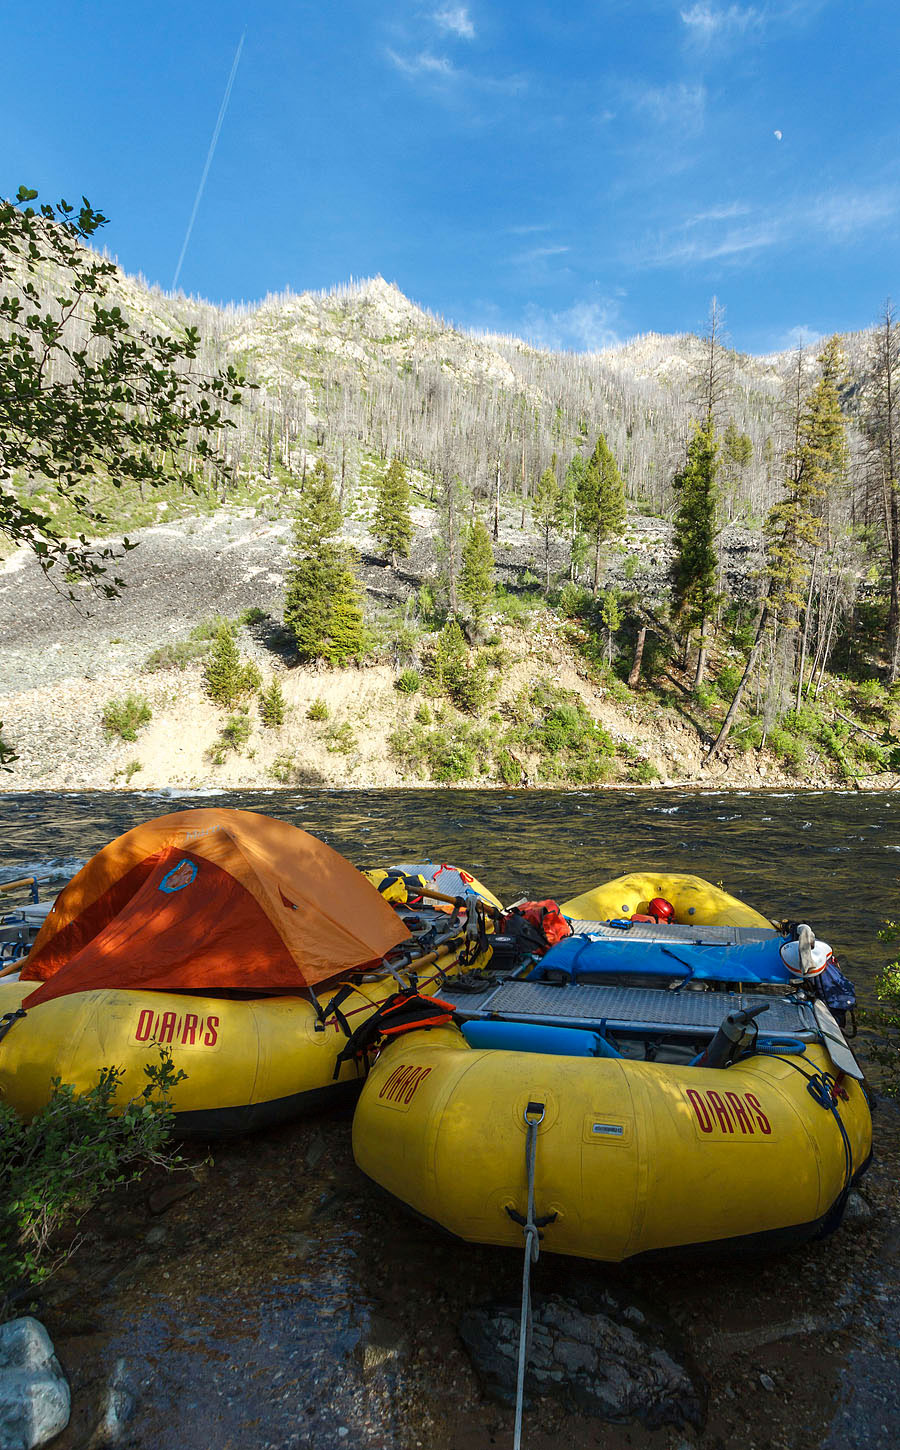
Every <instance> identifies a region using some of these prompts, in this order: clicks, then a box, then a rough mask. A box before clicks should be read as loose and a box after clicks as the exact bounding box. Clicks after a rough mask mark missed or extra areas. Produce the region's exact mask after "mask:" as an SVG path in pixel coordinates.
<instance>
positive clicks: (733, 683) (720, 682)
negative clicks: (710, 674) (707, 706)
mask: <svg viewBox="0 0 900 1450" xmlns="http://www.w3.org/2000/svg"><path fill="white" fill-rule="evenodd" d="M743 673H744V667H743V665H723V666H722V668H721V669H720V671H719V673H718V675H717V677H716V690H717V691H718V693H719V694H720V695H721V697H722V699H723V700H727V701H729V703H730V701H731V700H732V699H733V697H734V695H735V692H736V691H737V687H738V685H739V684H740V683H741V678H742V676H743Z"/></svg>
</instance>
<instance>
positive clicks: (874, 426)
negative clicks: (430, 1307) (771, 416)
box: [863, 300, 900, 684]
mask: <svg viewBox="0 0 900 1450" xmlns="http://www.w3.org/2000/svg"><path fill="white" fill-rule="evenodd" d="M870 370H871V376H872V385H871V401H870V403H869V406H868V408H867V409H866V413H865V416H864V419H863V428H864V430H865V435H866V440H867V442H868V444H869V448H870V450H871V465H872V466H873V473H874V476H875V479H876V480H877V489H878V492H879V493H880V494H881V496H882V498H883V500H884V507H883V513H884V527H885V536H886V538H885V542H886V544H887V555H888V566H889V569H890V602H889V607H888V620H887V641H886V643H887V646H888V658H889V665H888V679H889V681H890V683H891V684H893V683H894V681H895V680H896V678H897V675H898V672H900V322H898V321H897V316H896V313H895V312H894V308H893V305H892V303H891V302H890V300H888V301H887V302H885V304H884V310H883V312H882V315H881V318H880V319H879V323H878V327H877V330H876V332H875V337H874V340H873V344H872V352H871V357H870Z"/></svg>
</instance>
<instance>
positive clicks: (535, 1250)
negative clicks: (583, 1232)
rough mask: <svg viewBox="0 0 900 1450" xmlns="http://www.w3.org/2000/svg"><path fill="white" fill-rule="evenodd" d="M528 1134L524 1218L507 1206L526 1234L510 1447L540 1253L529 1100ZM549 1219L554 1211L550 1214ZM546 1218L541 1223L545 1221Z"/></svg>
mask: <svg viewBox="0 0 900 1450" xmlns="http://www.w3.org/2000/svg"><path fill="white" fill-rule="evenodd" d="M523 1116H524V1118H525V1124H526V1127H527V1133H526V1137H525V1175H526V1178H527V1181H528V1207H527V1209H526V1211H525V1218H524V1220H523V1219H522V1218H521V1215H520V1214H514V1213H512V1212H511V1211H510V1210H509V1209H507V1213H509V1214H510V1217H512V1218H516V1219H517V1220H518V1221H519V1222H521V1224H522V1232H523V1234H524V1236H525V1259H524V1262H523V1264H522V1312H521V1315H520V1319H519V1365H518V1371H517V1374H516V1423H515V1431H514V1434H513V1450H520V1447H521V1444H522V1409H523V1406H524V1403H525V1370H526V1368H527V1366H528V1359H529V1356H530V1354H531V1266H532V1264H536V1263H537V1261H538V1257H539V1255H540V1252H541V1234H540V1229H539V1226H538V1221H537V1219H536V1218H535V1216H534V1171H535V1162H536V1159H537V1135H538V1128H539V1127H540V1125H541V1123H542V1122H543V1121H544V1104H543V1103H528V1105H527V1107H526V1108H525V1112H524V1114H523ZM551 1217H552V1218H555V1217H556V1214H552V1215H551ZM549 1221H550V1220H549V1219H544V1220H542V1222H544V1223H547V1222H549Z"/></svg>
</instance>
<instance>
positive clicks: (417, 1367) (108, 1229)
mask: <svg viewBox="0 0 900 1450" xmlns="http://www.w3.org/2000/svg"><path fill="white" fill-rule="evenodd" d="M207 805H233V806H239V807H242V808H244V809H251V810H260V811H264V812H267V813H269V814H272V815H274V816H278V817H280V818H282V819H285V820H289V821H293V822H294V823H296V824H297V825H299V826H302V827H303V828H305V829H306V830H309V831H311V832H313V833H314V834H316V835H319V836H322V837H323V838H324V839H326V840H327V841H328V842H329V843H330V844H331V845H332V846H334V847H335V848H336V849H338V850H339V851H341V852H343V853H344V854H345V855H347V856H348V857H349V858H350V859H351V860H352V861H354V862H355V863H356V864H358V865H360V866H369V865H377V864H382V863H384V864H386V863H389V862H391V861H397V860H402V859H416V858H420V859H421V858H426V857H431V858H433V859H438V860H450V861H453V862H454V863H456V864H459V865H462V866H465V867H467V868H468V869H470V870H471V871H473V872H474V873H475V874H476V875H477V876H478V877H479V878H480V879H481V880H482V881H483V882H484V883H485V885H487V886H489V887H490V888H491V889H492V890H493V891H494V892H496V894H497V895H498V896H499V897H500V898H501V899H503V900H512V899H515V898H516V897H519V896H522V895H526V894H527V895H529V896H538V897H544V896H555V897H557V898H558V899H563V900H564V899H566V897H568V896H570V895H572V894H574V893H576V892H578V891H581V890H583V889H584V888H586V887H588V886H590V885H592V884H595V883H597V882H600V881H602V880H605V879H608V878H609V877H612V876H615V875H618V874H620V873H623V872H626V871H629V870H633V869H636V868H638V867H648V866H649V867H652V866H656V867H659V868H662V869H670V870H685V871H690V872H694V873H696V874H698V875H701V876H705V877H707V878H708V879H710V880H712V881H721V882H722V883H723V884H724V886H725V887H726V888H727V889H728V890H730V891H731V892H733V893H734V894H735V895H736V896H739V897H741V898H743V899H745V900H746V901H748V902H749V903H751V904H752V905H754V906H756V907H757V908H759V909H760V910H762V911H763V912H765V913H766V914H768V915H771V916H773V917H777V918H782V917H789V918H793V919H800V918H804V917H805V918H807V919H809V920H810V921H811V922H812V924H813V925H814V927H815V928H816V929H817V931H818V932H819V933H820V934H822V935H824V936H826V938H827V939H828V940H830V941H831V942H832V944H833V946H834V947H835V949H836V951H837V952H838V955H839V957H840V958H841V960H842V962H843V964H844V965H845V967H846V968H847V969H848V970H849V972H850V973H851V974H852V975H853V977H854V978H855V980H856V982H857V985H858V987H859V988H860V989H861V996H862V997H863V1000H865V999H866V998H867V997H869V998H870V997H871V995H872V991H873V986H874V980H875V976H876V974H877V972H878V970H879V968H880V967H881V965H882V964H883V962H884V961H885V959H886V954H887V949H886V948H885V947H883V946H882V944H881V943H879V942H878V940H877V938H876V931H877V929H878V927H879V926H880V924H881V923H882V922H883V921H884V920H885V919H886V918H889V917H891V916H894V915H900V912H898V910H897V880H898V873H900V859H898V852H900V795H897V796H894V795H892V794H890V793H883V794H856V793H849V792H848V793H828V794H821V795H815V794H812V793H806V792H804V793H800V792H797V793H774V792H773V793H765V794H764V793H760V792H753V793H750V792H716V793H705V792H704V793H701V792H687V791H663V790H658V791H657V790H654V791H649V790H647V791H634V792H623V791H615V792H585V793H572V794H561V793H557V792H549V791H548V792H541V791H534V792H530V791H529V792H522V791H519V792H509V793H502V792H489V793H485V794H483V795H479V794H477V793H476V792H474V791H446V790H442V791H406V792H404V791H358V792H348V791H341V792H321V791H320V792H297V791H283V790H279V791H259V792H257V791H252V792H250V791H248V792H241V793H238V794H218V795H211V794H203V795H201V794H193V795H191V794H184V793H179V794H176V793H173V792H162V793H146V794H145V793H118V794H116V793H112V792H109V793H92V794H64V795H50V794H37V793H36V794H28V795H14V794H9V795H5V796H0V820H2V824H3V830H2V833H0V881H2V880H11V879H13V878H15V877H17V876H19V875H22V874H26V873H31V872H35V873H36V874H37V875H38V876H39V877H40V878H41V879H42V881H43V882H44V883H45V885H44V890H43V893H42V894H44V895H47V894H50V892H51V891H53V890H55V889H57V888H58V887H59V886H60V885H61V884H62V883H63V882H64V881H65V880H67V879H68V878H69V877H70V876H71V875H72V874H73V872H74V871H76V870H77V869H78V868H79V866H80V865H81V864H82V862H83V861H85V860H86V859H87V858H88V857H89V856H90V855H91V854H92V853H93V852H95V851H96V850H98V849H99V848H100V847H101V846H103V845H104V844H105V843H106V842H107V841H109V840H110V839H112V838H113V837H114V836H116V835H117V834H119V833H121V832H122V831H125V830H127V829H128V828H129V827H131V826H133V825H135V824H137V823H138V822H139V821H141V820H145V819H148V818H150V817H153V816H157V815H161V814H165V813H167V812H170V811H176V810H185V809H191V808H193V807H199V806H207ZM350 1118H351V1114H350V1111H349V1110H343V1109H341V1110H335V1111H332V1112H329V1113H327V1114H323V1115H321V1116H319V1117H317V1118H312V1119H309V1120H306V1121H304V1122H299V1123H295V1124H290V1125H288V1126H286V1127H284V1128H280V1129H277V1130H272V1131H270V1132H268V1133H261V1134H257V1135H256V1136H254V1137H252V1138H244V1139H238V1140H235V1141H233V1142H228V1143H225V1144H217V1143H213V1144H210V1145H209V1146H208V1148H206V1149H203V1148H201V1149H199V1150H198V1149H197V1146H196V1145H191V1148H190V1150H189V1153H190V1156H191V1157H193V1158H194V1159H195V1160H196V1158H197V1154H198V1152H199V1153H200V1155H201V1156H202V1157H203V1158H204V1159H205V1161H204V1163H203V1164H202V1166H201V1167H199V1168H198V1169H197V1170H196V1178H194V1177H191V1176H188V1177H187V1178H183V1179H182V1180H181V1181H180V1182H179V1181H178V1180H177V1179H176V1180H175V1184H174V1191H175V1196H174V1197H173V1199H172V1201H171V1202H168V1203H165V1202H163V1204H162V1205H161V1204H160V1201H159V1193H160V1191H162V1192H163V1194H165V1193H166V1192H167V1191H169V1190H170V1188H171V1185H162V1186H161V1185H160V1183H159V1181H157V1182H156V1184H155V1185H154V1183H153V1182H152V1181H151V1182H150V1184H149V1185H148V1184H147V1183H146V1182H145V1183H143V1184H141V1185H139V1186H137V1187H136V1188H133V1189H131V1190H128V1191H125V1192H124V1193H122V1194H120V1195H117V1196H116V1197H115V1198H114V1199H113V1200H112V1201H109V1202H107V1203H105V1204H104V1205H101V1207H100V1209H99V1210H98V1211H97V1212H95V1213H94V1214H93V1215H92V1216H91V1217H90V1218H89V1219H88V1220H87V1221H86V1222H85V1224H84V1225H83V1226H82V1230H83V1233H84V1240H83V1243H82V1245H81V1248H80V1249H79V1251H78V1253H77V1254H76V1255H75V1257H74V1258H73V1259H72V1260H71V1262H70V1263H69V1264H68V1265H67V1266H66V1267H64V1268H63V1269H62V1270H61V1271H60V1273H59V1274H58V1275H57V1276H56V1277H55V1278H54V1279H53V1280H51V1281H50V1284H49V1285H48V1286H47V1288H46V1290H45V1291H44V1292H43V1294H42V1297H41V1298H40V1300H39V1301H38V1303H37V1304H36V1306H35V1307H36V1309H37V1312H38V1313H39V1315H40V1317H41V1318H42V1319H43V1320H44V1322H45V1323H46V1324H47V1327H48V1329H49V1330H50V1333H51V1335H52V1337H53V1339H54V1342H55V1345H56V1349H57V1353H58V1355H59V1358H60V1360H61V1362H62V1365H63V1368H64V1369H65V1371H66V1373H67V1375H68V1376H69V1379H70V1382H71V1385H72V1391H73V1416H72V1421H71V1424H70V1426H69V1428H68V1430H67V1431H65V1432H64V1434H63V1435H62V1436H61V1437H60V1439H59V1441H58V1442H56V1443H57V1444H58V1445H59V1447H60V1450H83V1447H84V1446H86V1445H88V1444H90V1445H92V1446H100V1445H107V1444H113V1443H116V1444H122V1445H128V1446H129V1447H131V1450H159V1447H161V1446H162V1447H166V1446H169V1445H183V1444H191V1445H203V1446H207V1445H209V1446H212V1445H215V1446H221V1447H228V1450H331V1447H335V1450H336V1447H343V1450H414V1447H419V1450H490V1447H493V1446H495V1445H497V1446H507V1445H509V1444H510V1443H511V1434H510V1432H511V1419H510V1412H509V1411H508V1410H504V1409H502V1408H498V1407H497V1406H496V1405H495V1404H493V1403H492V1402H491V1401H490V1400H489V1399H487V1398H485V1396H484V1395H483V1394H482V1392H481V1389H480V1387H479V1383H478V1380H477V1378H476V1377H475V1375H474V1374H473V1371H472V1368H471V1366H470V1364H469V1362H468V1360H467V1358H466V1355H465V1352H464V1350H463V1348H462V1345H461V1343H460V1340H459V1338H458V1335H457V1331H456V1326H457V1325H458V1323H459V1322H460V1317H461V1316H462V1315H463V1314H464V1313H465V1312H467V1311H468V1310H469V1309H470V1308H471V1307H472V1306H473V1305H477V1304H480V1303H482V1302H483V1301H484V1300H485V1298H487V1299H488V1300H489V1301H490V1302H492V1303H496V1302H497V1301H500V1302H505V1303H510V1304H512V1303H515V1300H516V1297H517V1294H518V1285H519V1279H520V1274H521V1259H520V1256H519V1254H517V1253H515V1252H513V1251H511V1250H493V1249H490V1248H486V1247H481V1246H478V1245H469V1244H463V1243H458V1242H455V1241H451V1240H449V1239H445V1238H443V1237H441V1236H440V1235H438V1234H437V1233H436V1231H435V1230H434V1228H433V1227H432V1226H430V1225H428V1224H424V1223H420V1222H419V1221H418V1220H415V1219H412V1218H410V1217H409V1215H407V1214H405V1213H404V1212H402V1211H401V1210H400V1209H399V1207H398V1206H397V1205H396V1204H393V1203H392V1202H391V1201H389V1200H386V1199H384V1198H382V1197H381V1196H380V1195H379V1194H378V1193H377V1191H376V1190H375V1189H374V1188H373V1186H372V1185H371V1184H370V1183H369V1182H368V1181H367V1180H366V1179H364V1178H363V1176H362V1175H361V1174H360V1173H359V1171H358V1170H357V1169H356V1167H355V1165H354V1163H353V1160H352V1154H351V1151H350ZM876 1145H877V1150H878V1157H877V1161H876V1165H875V1168H874V1169H873V1170H872V1173H871V1174H870V1176H869V1179H868V1180H867V1189H866V1191H867V1192H868V1193H869V1195H870V1199H871V1200H872V1202H873V1203H874V1204H875V1208H876V1219H875V1223H874V1226H872V1227H870V1228H869V1229H868V1230H866V1231H864V1232H861V1231H859V1230H857V1231H855V1232H854V1231H853V1230H843V1231H842V1232H841V1233H840V1234H839V1235H838V1236H837V1238H836V1239H835V1240H832V1241H831V1244H833V1245H834V1247H833V1248H832V1247H831V1246H829V1247H828V1248H827V1249H823V1247H822V1246H821V1245H815V1244H813V1245H809V1246H807V1247H806V1248H804V1249H801V1250H800V1251H798V1252H797V1253H794V1254H792V1255H788V1256H782V1257H780V1258H777V1259H773V1260H770V1261H760V1262H759V1263H754V1264H753V1265H752V1266H748V1265H746V1264H744V1263H743V1262H741V1261H733V1262H730V1261H727V1260H726V1261H718V1260H716V1261H714V1262H712V1263H710V1264H709V1265H700V1266H686V1265H685V1266H682V1265H679V1264H678V1263H677V1262H676V1263H673V1264H671V1265H669V1264H664V1265H659V1266H642V1265H627V1264H626V1265H623V1266H618V1267H616V1266H604V1265H595V1264H587V1263H584V1262H580V1263H576V1262H574V1261H567V1260H562V1259H560V1258H558V1257H555V1256H553V1255H552V1254H542V1255H541V1259H540V1262H539V1263H538V1264H537V1265H536V1268H535V1287H536V1291H537V1293H538V1294H539V1295H547V1294H558V1293H562V1294H563V1295H564V1296H571V1295H573V1294H575V1293H576V1292H580V1290H581V1289H583V1288H584V1286H593V1288H595V1289H598V1290H599V1289H603V1290H604V1291H605V1290H606V1289H611V1290H612V1292H613V1294H614V1295H615V1296H617V1297H618V1298H619V1299H621V1300H623V1301H627V1302H628V1303H629V1304H631V1305H633V1306H635V1307H636V1308H639V1309H640V1312H641V1313H642V1314H644V1315H645V1316H647V1319H648V1321H650V1322H652V1323H654V1324H655V1325H657V1326H658V1328H659V1332H660V1333H661V1334H662V1335H663V1336H664V1339H665V1342H666V1343H667V1344H668V1345H669V1346H670V1348H671V1352H672V1353H673V1354H674V1355H675V1356H676V1357H679V1358H680V1360H681V1361H682V1362H685V1363H687V1364H689V1365H690V1366H692V1370H691V1372H692V1374H693V1375H694V1377H695V1380H696V1382H697V1383H698V1384H700V1385H702V1386H705V1391H704V1393H706V1394H708V1411H707V1416H706V1423H705V1426H704V1427H702V1428H701V1429H700V1430H699V1431H698V1432H697V1433H696V1435H695V1434H693V1433H691V1434H690V1435H688V1436H686V1435H685V1434H684V1433H683V1432H682V1431H681V1430H678V1429H676V1428H674V1427H671V1426H670V1427H664V1428H660V1429H658V1430H650V1429H646V1428H644V1427H642V1426H640V1425H637V1424H631V1425H628V1426H626V1425H618V1426H616V1425H608V1424H601V1423H599V1422H597V1421H592V1420H590V1419H589V1418H586V1417H585V1416H583V1415H581V1414H579V1413H571V1412H568V1411H563V1410H561V1409H560V1408H559V1407H555V1406H554V1405H553V1404H552V1403H551V1402H549V1401H544V1400H541V1401H538V1402H537V1403H534V1404H533V1405H532V1407H531V1408H530V1409H529V1412H528V1422H527V1438H526V1443H527V1445H528V1447H529V1450H558V1447H559V1445H561V1444H566V1445H567V1446H570V1447H571V1450H595V1447H600V1446H603V1447H604V1450H676V1447H682V1446H685V1445H689V1446H691V1447H696V1450H720V1447H721V1446H722V1445H723V1444H728V1445H731V1444H739V1443H741V1444H743V1443H749V1441H748V1439H747V1428H748V1424H752V1426H753V1427H754V1429H755V1431H756V1432H757V1433H756V1434H755V1435H754V1443H756V1444H757V1445H759V1446H770V1447H772V1450H787V1447H790V1450H838V1447H840V1450H892V1447H893V1446H894V1445H896V1443H897V1438H896V1434H895V1430H896V1425H897V1424H898V1423H900V1353H898V1349H897V1346H898V1345H900V1323H898V1321H897V1316H896V1314H893V1317H891V1315H887V1309H888V1308H890V1306H891V1305H892V1304H895V1303H896V1302H897V1295H898V1293H900V1228H898V1225H897V1221H896V1205H895V1196H896V1188H895V1184H896V1174H897V1171H898V1164H900V1118H897V1117H896V1116H894V1117H891V1116H889V1115H886V1114H884V1113H883V1114H882V1115H881V1117H880V1119H879V1127H878V1131H877V1135H876ZM180 1193H184V1195H185V1196H184V1197H178V1196H177V1195H178V1194H180ZM892 1313H893V1311H892ZM886 1315H887V1318H886V1317H885V1316H886ZM761 1384H762V1386H763V1387H762V1388H761ZM770 1385H771V1386H772V1387H773V1388H772V1389H769V1388H768V1386H770ZM873 1386H874V1387H875V1388H872V1387H873ZM867 1387H868V1388H867ZM870 1389H871V1394H869V1391H870ZM867 1394H869V1399H866V1398H865V1396H866V1395H867ZM872 1395H874V1399H872Z"/></svg>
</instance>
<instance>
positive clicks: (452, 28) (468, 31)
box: [431, 5, 475, 40]
mask: <svg viewBox="0 0 900 1450" xmlns="http://www.w3.org/2000/svg"><path fill="white" fill-rule="evenodd" d="M431 18H432V20H433V21H434V23H435V25H436V26H437V27H438V29H439V30H440V31H441V32H442V33H443V34H444V35H455V36H456V38H457V40H474V39H475V26H474V25H473V24H472V21H471V20H470V18H469V12H468V10H467V8H466V6H465V5H445V6H444V7H443V9H442V10H435V11H434V13H433V14H432V17H431Z"/></svg>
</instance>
